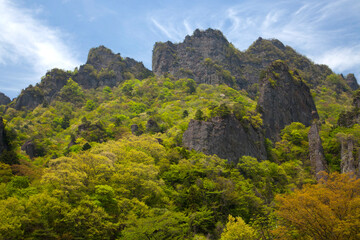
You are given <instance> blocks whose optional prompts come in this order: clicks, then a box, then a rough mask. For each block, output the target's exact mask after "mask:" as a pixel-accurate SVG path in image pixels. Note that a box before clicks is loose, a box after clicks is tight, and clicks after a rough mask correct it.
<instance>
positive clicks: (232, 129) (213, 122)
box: [183, 115, 267, 163]
mask: <svg viewBox="0 0 360 240" xmlns="http://www.w3.org/2000/svg"><path fill="white" fill-rule="evenodd" d="M264 140H265V139H264V136H263V134H262V133H261V130H259V129H255V128H254V127H252V126H251V125H250V124H249V125H248V126H245V127H244V126H243V125H242V124H241V123H240V121H238V120H237V119H236V118H235V117H234V116H233V115H229V116H228V117H225V118H221V117H214V118H212V119H210V120H209V121H199V120H191V121H190V123H189V127H188V129H187V130H186V131H185V132H184V134H183V145H184V146H185V147H186V148H188V149H194V150H196V151H200V152H203V153H205V154H208V155H212V154H216V155H218V156H219V157H220V158H224V159H227V160H229V161H231V162H235V163H236V162H237V161H238V160H239V158H240V157H242V156H245V155H246V156H252V157H255V158H257V159H259V160H263V159H266V157H267V154H266V149H265V141H264Z"/></svg>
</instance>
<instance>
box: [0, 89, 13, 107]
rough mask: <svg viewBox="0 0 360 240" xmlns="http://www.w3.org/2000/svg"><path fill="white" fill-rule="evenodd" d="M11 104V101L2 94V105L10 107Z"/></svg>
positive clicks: (0, 93) (0, 94)
mask: <svg viewBox="0 0 360 240" xmlns="http://www.w3.org/2000/svg"><path fill="white" fill-rule="evenodd" d="M10 102H11V99H10V98H9V97H8V96H6V95H5V94H3V93H2V92H0V105H8V104H9V103H10Z"/></svg>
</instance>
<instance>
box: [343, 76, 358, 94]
mask: <svg viewBox="0 0 360 240" xmlns="http://www.w3.org/2000/svg"><path fill="white" fill-rule="evenodd" d="M345 80H346V82H347V84H348V85H349V87H350V88H351V89H352V90H356V89H358V88H359V84H358V82H357V80H356V78H355V75H354V74H353V73H349V74H348V75H347V76H346V78H345Z"/></svg>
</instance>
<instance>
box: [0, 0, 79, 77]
mask: <svg viewBox="0 0 360 240" xmlns="http://www.w3.org/2000/svg"><path fill="white" fill-rule="evenodd" d="M38 13H39V9H34V10H28V9H24V8H21V7H20V6H18V5H16V4H14V2H13V1H10V0H0V16H1V17H0V32H1V34H0V64H3V65H7V64H19V63H23V64H29V65H31V67H32V69H33V71H34V73H33V74H34V75H37V77H40V76H41V75H44V74H45V72H46V70H49V69H51V68H55V67H57V68H63V69H73V68H74V67H75V66H77V65H79V62H78V60H77V59H76V57H75V56H74V54H73V53H72V51H71V49H70V48H69V47H68V46H67V45H66V43H65V42H66V41H65V39H64V37H66V36H65V34H64V33H63V32H61V31H59V30H56V29H54V28H52V27H50V26H47V25H46V24H44V23H43V22H42V21H40V20H38V19H37V18H36V14H38ZM38 79H39V78H38ZM38 79H37V80H38Z"/></svg>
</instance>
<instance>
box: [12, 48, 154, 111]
mask: <svg viewBox="0 0 360 240" xmlns="http://www.w3.org/2000/svg"><path fill="white" fill-rule="evenodd" d="M151 74H152V73H151V71H150V70H148V69H147V68H145V67H144V65H143V64H142V63H141V62H137V61H135V60H133V59H131V58H125V59H123V58H122V57H121V56H120V54H114V53H113V52H112V51H111V50H110V49H108V48H106V47H104V46H100V47H97V48H92V49H91V50H90V51H89V55H88V59H87V62H86V64H85V65H82V66H80V69H79V71H77V70H75V71H74V72H71V71H64V70H61V69H56V68H55V69H52V70H51V71H50V72H47V73H46V75H45V77H44V78H43V79H42V80H41V82H40V83H39V84H37V85H36V86H32V85H30V86H29V87H27V88H26V89H25V90H23V91H22V92H21V94H20V95H19V97H18V98H16V99H15V100H14V102H13V106H14V108H15V109H17V110H20V109H22V108H23V107H25V108H26V109H34V108H35V107H36V106H38V105H40V104H42V103H44V102H47V103H50V102H51V101H52V100H53V99H54V98H55V97H56V96H57V93H59V92H60V90H61V88H62V87H63V86H65V84H66V83H67V80H68V79H69V78H70V77H71V78H72V79H73V80H74V81H75V82H77V83H78V84H79V85H80V86H81V87H82V88H85V89H89V88H97V87H102V86H109V87H114V86H116V85H118V84H119V83H120V82H123V81H124V80H125V79H129V78H131V77H132V76H134V77H136V78H138V79H144V78H146V77H148V76H150V75H151Z"/></svg>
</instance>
